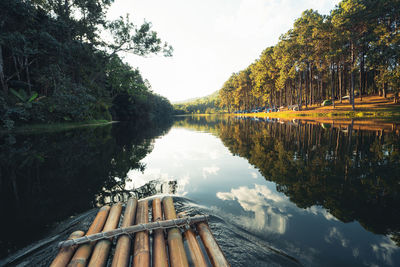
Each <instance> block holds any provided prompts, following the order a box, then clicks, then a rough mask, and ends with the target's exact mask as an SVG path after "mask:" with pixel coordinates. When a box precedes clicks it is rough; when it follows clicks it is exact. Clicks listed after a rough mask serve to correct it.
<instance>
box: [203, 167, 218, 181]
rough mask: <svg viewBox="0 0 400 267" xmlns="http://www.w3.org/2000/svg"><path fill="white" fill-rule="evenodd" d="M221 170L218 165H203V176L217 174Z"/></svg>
mask: <svg viewBox="0 0 400 267" xmlns="http://www.w3.org/2000/svg"><path fill="white" fill-rule="evenodd" d="M219 170H220V168H219V167H217V166H210V167H203V178H204V179H207V178H208V177H209V176H210V175H217V174H218V171H219Z"/></svg>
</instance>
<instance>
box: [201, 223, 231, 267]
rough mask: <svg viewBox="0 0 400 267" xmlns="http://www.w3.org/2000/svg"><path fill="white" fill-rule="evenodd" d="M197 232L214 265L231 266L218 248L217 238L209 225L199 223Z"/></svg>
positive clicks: (218, 266) (217, 266) (220, 266)
mask: <svg viewBox="0 0 400 267" xmlns="http://www.w3.org/2000/svg"><path fill="white" fill-rule="evenodd" d="M197 231H198V232H199V235H200V237H201V240H202V241H203V244H204V247H205V248H206V251H207V254H208V256H209V258H210V260H211V263H212V265H213V266H216V267H222V266H230V265H229V263H228V261H227V260H226V259H225V256H224V253H223V252H222V250H221V249H220V247H219V246H218V243H217V241H215V238H214V236H213V234H212V232H211V230H210V228H209V227H208V225H207V224H206V223H204V222H201V223H198V224H197Z"/></svg>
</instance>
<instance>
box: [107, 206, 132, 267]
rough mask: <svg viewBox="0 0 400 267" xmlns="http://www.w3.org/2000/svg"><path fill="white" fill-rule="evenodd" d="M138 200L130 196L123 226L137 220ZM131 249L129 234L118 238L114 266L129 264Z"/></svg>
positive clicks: (123, 266) (122, 266) (120, 266)
mask: <svg viewBox="0 0 400 267" xmlns="http://www.w3.org/2000/svg"><path fill="white" fill-rule="evenodd" d="M136 207H137V200H136V199H135V198H130V199H129V200H128V203H127V204H126V208H125V213H124V220H123V221H122V225H121V227H128V226H131V225H132V224H133V223H134V222H135V213H136ZM130 249H131V238H130V236H129V235H122V236H120V237H119V238H118V241H117V247H116V249H115V254H114V259H113V261H112V265H111V266H112V267H125V266H128V264H129V254H130Z"/></svg>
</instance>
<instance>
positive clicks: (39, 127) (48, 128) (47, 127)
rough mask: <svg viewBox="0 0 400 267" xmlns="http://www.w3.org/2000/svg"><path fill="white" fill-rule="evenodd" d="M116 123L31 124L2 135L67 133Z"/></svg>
mask: <svg viewBox="0 0 400 267" xmlns="http://www.w3.org/2000/svg"><path fill="white" fill-rule="evenodd" d="M115 122H116V121H107V120H92V121H81V122H62V123H51V124H29V125H23V126H17V127H15V128H13V129H12V130H11V131H6V130H0V134H5V133H36V132H58V131H65V130H70V129H74V128H82V127H92V126H104V125H108V124H111V123H115Z"/></svg>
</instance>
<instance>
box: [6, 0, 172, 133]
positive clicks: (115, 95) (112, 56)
mask: <svg viewBox="0 0 400 267" xmlns="http://www.w3.org/2000/svg"><path fill="white" fill-rule="evenodd" d="M112 2H113V0H85V1H73V0H65V1H64V0H63V1H55V0H32V1H24V0H3V1H0V124H1V125H0V127H5V128H7V129H12V128H13V127H14V125H15V124H17V125H18V124H23V123H27V122H29V123H44V122H46V123H48V122H64V121H88V120H100V119H105V120H111V119H114V120H133V119H135V118H136V117H139V116H140V117H146V118H148V117H150V118H151V117H155V116H161V115H162V116H168V115H170V114H171V112H172V106H171V104H170V103H169V101H168V100H167V99H166V98H164V97H161V96H159V95H157V94H155V93H153V92H152V91H151V87H150V85H149V83H148V81H147V80H145V79H144V78H143V77H142V76H141V74H140V72H139V70H138V69H133V68H132V67H131V66H129V65H128V64H127V63H124V62H123V61H122V59H121V57H120V56H119V55H120V54H121V53H133V54H136V55H141V56H144V55H148V54H158V53H164V55H166V56H170V55H171V53H172V48H171V47H170V46H168V45H167V44H166V43H164V44H163V43H162V42H161V40H160V39H159V38H158V36H157V33H156V32H154V31H153V30H152V29H151V24H150V23H148V22H144V23H143V24H142V25H135V24H133V23H132V22H131V20H130V18H129V16H126V17H120V18H119V19H117V20H114V21H107V20H106V12H107V9H108V8H109V6H110V5H111V4H112ZM103 36H107V38H103Z"/></svg>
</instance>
